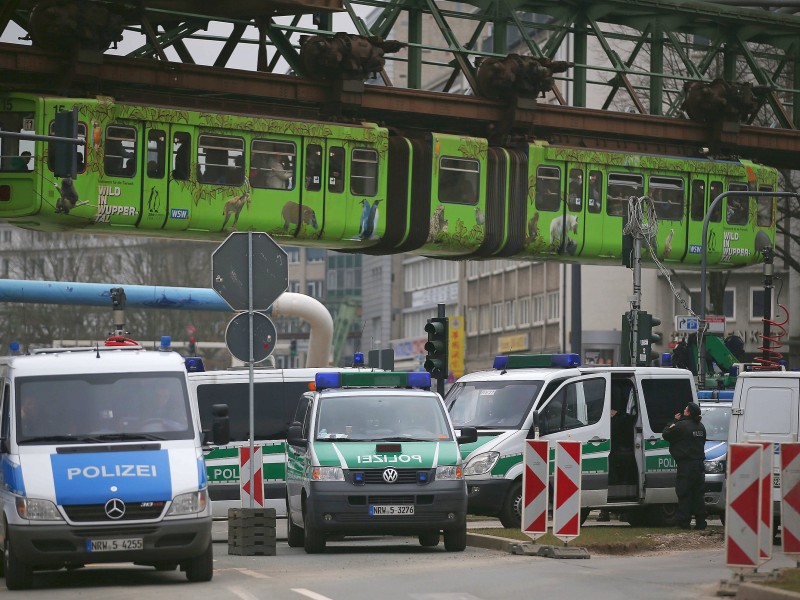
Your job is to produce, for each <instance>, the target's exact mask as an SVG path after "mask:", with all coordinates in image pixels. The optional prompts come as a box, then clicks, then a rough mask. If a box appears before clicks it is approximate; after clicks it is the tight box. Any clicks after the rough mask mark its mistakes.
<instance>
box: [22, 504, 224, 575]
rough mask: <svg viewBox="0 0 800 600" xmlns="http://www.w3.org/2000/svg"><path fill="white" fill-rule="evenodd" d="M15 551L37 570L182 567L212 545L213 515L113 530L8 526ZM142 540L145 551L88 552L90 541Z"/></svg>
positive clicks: (65, 526) (66, 526)
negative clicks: (164, 564) (121, 565)
mask: <svg viewBox="0 0 800 600" xmlns="http://www.w3.org/2000/svg"><path fill="white" fill-rule="evenodd" d="M8 529H9V533H10V535H11V539H12V543H13V545H14V551H15V552H16V553H17V555H18V558H19V560H20V561H21V562H23V563H25V564H28V565H30V566H31V567H33V568H54V567H57V568H60V567H61V566H64V565H67V564H71V565H84V564H87V563H119V562H135V563H144V564H150V563H153V562H161V561H165V562H172V561H174V562H180V561H183V560H186V559H189V558H194V557H196V556H199V555H201V554H202V553H203V552H205V551H206V549H207V548H208V545H209V544H210V543H211V516H210V515H209V516H207V517H202V518H199V519H181V520H174V521H161V522H159V523H138V524H135V525H134V524H130V525H128V524H124V525H123V524H115V525H114V526H113V527H108V526H105V527H103V526H92V525H84V526H79V527H78V526H71V525H66V524H63V523H62V524H54V525H12V524H9V526H8ZM112 538H113V539H122V538H142V542H143V546H144V547H143V549H142V550H116V551H109V552H88V551H87V549H86V548H87V544H88V541H89V540H101V539H112Z"/></svg>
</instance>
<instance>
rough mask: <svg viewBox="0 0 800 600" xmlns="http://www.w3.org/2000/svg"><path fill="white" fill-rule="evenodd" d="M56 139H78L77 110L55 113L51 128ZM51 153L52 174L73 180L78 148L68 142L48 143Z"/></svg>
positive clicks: (75, 174)
mask: <svg viewBox="0 0 800 600" xmlns="http://www.w3.org/2000/svg"><path fill="white" fill-rule="evenodd" d="M53 130H54V133H55V135H56V136H57V137H65V138H73V139H74V138H77V137H78V109H77V108H73V109H72V110H61V111H58V112H57V113H56V120H55V126H54V128H53ZM50 152H52V153H53V174H54V175H55V176H56V177H60V178H62V179H64V178H67V177H68V178H70V179H75V177H76V176H77V174H78V147H77V146H76V145H75V144H70V143H69V142H50Z"/></svg>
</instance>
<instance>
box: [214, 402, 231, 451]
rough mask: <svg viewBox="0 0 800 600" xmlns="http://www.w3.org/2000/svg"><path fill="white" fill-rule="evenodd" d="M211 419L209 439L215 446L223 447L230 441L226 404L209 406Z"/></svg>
mask: <svg viewBox="0 0 800 600" xmlns="http://www.w3.org/2000/svg"><path fill="white" fill-rule="evenodd" d="M211 416H212V417H213V421H212V426H211V437H212V439H213V441H214V445H215V446H224V445H225V444H227V443H228V442H230V441H231V420H230V417H229V416H228V405H227V404H214V405H212V406H211Z"/></svg>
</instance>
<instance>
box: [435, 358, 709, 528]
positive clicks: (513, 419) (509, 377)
mask: <svg viewBox="0 0 800 600" xmlns="http://www.w3.org/2000/svg"><path fill="white" fill-rule="evenodd" d="M696 398H697V392H696V389H695V383H694V378H693V376H692V373H691V372H690V371H688V370H684V369H673V368H662V367H610V366H607V367H594V366H593V367H581V365H580V360H579V357H578V355H577V354H552V355H551V354H543V355H514V356H498V357H496V359H495V362H494V369H493V370H490V371H480V372H475V373H471V374H469V375H465V376H463V377H461V378H460V379H459V380H458V381H456V383H455V384H453V387H452V388H451V389H450V391H449V393H448V394H447V396H446V398H445V404H446V405H447V408H448V411H449V413H450V418H451V419H452V421H453V425H454V427H455V428H456V429H458V428H460V427H465V426H471V427H475V428H477V431H478V439H477V441H476V442H474V443H472V444H468V445H464V446H462V447H461V452H462V454H463V457H464V478H465V480H466V482H467V488H468V491H469V512H470V513H472V514H478V515H489V516H496V517H498V518H499V519H500V521H501V522H502V524H503V525H504V526H505V527H512V528H519V527H520V522H521V514H522V471H523V462H522V461H523V456H522V452H523V447H524V441H525V439H535V438H542V439H548V440H565V439H571V440H576V441H580V442H582V443H583V449H582V465H583V468H582V483H581V506H582V508H581V518H582V519H586V517H587V516H588V514H589V512H590V511H591V510H592V509H596V508H607V509H613V510H614V512H617V513H621V514H624V515H625V518H626V519H627V520H628V521H629V522H630V523H631V524H637V525H644V524H653V525H656V524H664V525H666V524H671V523H673V522H674V519H675V512H676V509H677V496H676V494H675V475H676V471H677V465H676V463H675V461H674V459H673V458H672V457H671V456H670V454H669V444H668V443H667V442H666V441H664V440H663V439H662V437H661V432H662V431H663V429H664V427H665V426H666V425H667V424H668V423H669V422H670V421H671V419H672V418H673V416H674V415H675V413H677V412H680V411H682V410H683V409H684V408H685V407H686V404H687V403H688V402H690V401H695V400H696ZM552 454H553V451H552V449H551V458H552Z"/></svg>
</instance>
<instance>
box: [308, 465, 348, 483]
mask: <svg viewBox="0 0 800 600" xmlns="http://www.w3.org/2000/svg"><path fill="white" fill-rule="evenodd" d="M311 479H313V480H314V481H344V471H342V468H341V467H314V468H313V469H311Z"/></svg>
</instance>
